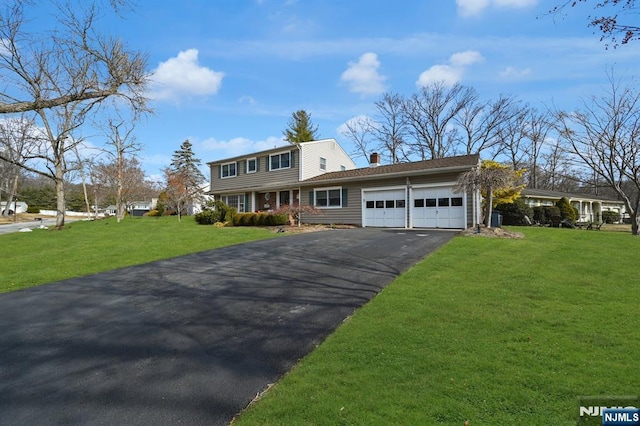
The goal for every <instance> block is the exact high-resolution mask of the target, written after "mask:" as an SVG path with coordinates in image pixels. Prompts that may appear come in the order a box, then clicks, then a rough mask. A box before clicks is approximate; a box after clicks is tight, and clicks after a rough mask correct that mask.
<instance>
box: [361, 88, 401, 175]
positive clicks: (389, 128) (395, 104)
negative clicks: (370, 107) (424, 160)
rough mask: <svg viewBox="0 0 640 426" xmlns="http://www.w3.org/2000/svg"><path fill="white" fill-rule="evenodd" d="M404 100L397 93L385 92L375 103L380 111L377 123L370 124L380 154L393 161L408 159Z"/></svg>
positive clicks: (376, 119)
mask: <svg viewBox="0 0 640 426" xmlns="http://www.w3.org/2000/svg"><path fill="white" fill-rule="evenodd" d="M403 104H404V100H403V98H402V96H400V95H398V94H396V93H385V94H384V95H382V99H380V100H379V101H377V102H376V103H375V106H376V109H377V110H378V113H377V115H376V118H375V123H373V124H372V125H371V126H370V129H371V132H372V133H373V135H374V137H375V138H376V139H377V141H378V142H379V147H380V148H381V149H380V150H381V151H382V152H381V153H380V154H381V155H384V156H388V157H389V159H390V161H391V163H393V164H395V163H398V162H399V161H400V160H401V159H403V160H405V159H406V153H405V148H406V141H405V136H406V132H407V122H406V116H405V114H404V108H403Z"/></svg>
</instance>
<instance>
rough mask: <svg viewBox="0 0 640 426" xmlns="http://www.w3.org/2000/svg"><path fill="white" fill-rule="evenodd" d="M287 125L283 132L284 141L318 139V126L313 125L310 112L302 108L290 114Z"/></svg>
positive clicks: (295, 141) (293, 141)
mask: <svg viewBox="0 0 640 426" xmlns="http://www.w3.org/2000/svg"><path fill="white" fill-rule="evenodd" d="M288 126H289V127H288V128H287V129H286V130H285V131H284V132H283V134H284V140H286V141H289V142H292V143H300V142H309V141H313V140H316V139H318V134H317V132H318V126H314V125H313V123H312V122H311V114H309V113H307V112H306V111H305V110H303V109H301V110H298V111H296V112H294V113H293V114H291V118H290V119H289V123H288Z"/></svg>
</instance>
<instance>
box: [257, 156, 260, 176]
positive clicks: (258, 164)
mask: <svg viewBox="0 0 640 426" xmlns="http://www.w3.org/2000/svg"><path fill="white" fill-rule="evenodd" d="M259 171H260V157H256V172H259Z"/></svg>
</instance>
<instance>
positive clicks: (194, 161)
mask: <svg viewBox="0 0 640 426" xmlns="http://www.w3.org/2000/svg"><path fill="white" fill-rule="evenodd" d="M199 165H200V159H198V158H196V157H195V155H194V153H193V146H192V145H191V142H189V140H188V139H187V140H186V141H184V142H183V143H182V145H180V149H178V150H176V151H174V153H173V157H172V161H171V166H170V167H169V168H167V169H166V170H165V175H166V178H167V189H166V192H167V194H173V196H171V197H170V198H171V200H169V204H171V206H172V207H173V208H175V210H176V212H177V213H178V218H180V216H181V215H182V214H183V212H186V213H191V212H192V211H193V206H194V205H196V204H197V203H200V202H202V200H203V197H204V194H203V193H202V190H201V187H202V184H203V183H204V182H205V177H204V175H203V174H202V172H201V171H200V169H198V166H199Z"/></svg>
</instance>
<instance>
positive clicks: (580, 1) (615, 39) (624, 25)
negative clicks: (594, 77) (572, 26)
mask: <svg viewBox="0 0 640 426" xmlns="http://www.w3.org/2000/svg"><path fill="white" fill-rule="evenodd" d="M587 3H591V4H592V5H593V6H592V7H593V8H594V9H595V10H603V11H608V13H606V14H604V15H600V14H597V15H590V16H589V18H588V19H589V23H588V25H589V26H590V27H593V28H597V29H598V31H600V32H601V33H602V35H601V36H600V41H603V40H610V42H611V43H613V47H614V48H616V47H618V46H619V45H620V44H627V43H629V42H630V41H633V40H640V26H638V25H635V24H633V23H630V22H629V20H631V19H633V18H631V17H633V16H634V15H636V14H637V13H638V6H637V5H636V1H635V0H598V1H597V2H596V1H588V0H563V1H562V2H560V4H559V5H557V6H555V7H553V8H552V9H551V10H549V13H550V14H551V15H554V16H561V15H564V14H565V13H567V12H566V11H567V8H568V7H569V6H571V7H576V6H581V5H582V6H584V5H587ZM624 17H627V18H628V19H629V20H627V21H625V20H624ZM606 46H607V47H609V43H607V44H606Z"/></svg>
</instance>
